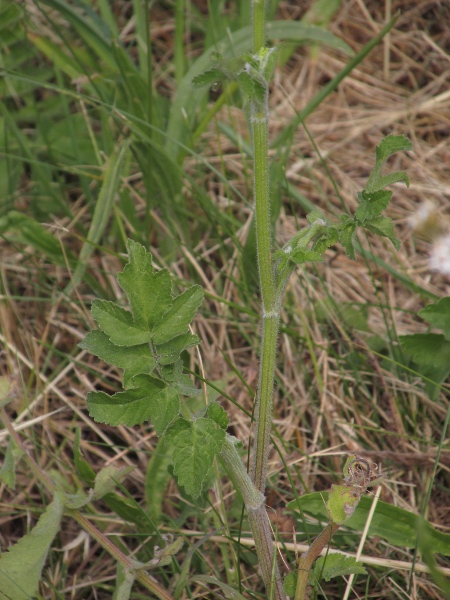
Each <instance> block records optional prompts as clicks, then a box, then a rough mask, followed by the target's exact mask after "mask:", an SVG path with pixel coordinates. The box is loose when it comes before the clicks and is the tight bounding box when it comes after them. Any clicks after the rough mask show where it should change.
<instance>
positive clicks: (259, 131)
mask: <svg viewBox="0 0 450 600" xmlns="http://www.w3.org/2000/svg"><path fill="white" fill-rule="evenodd" d="M266 4H267V2H266V0H253V2H252V18H253V20H252V22H253V52H254V54H255V55H258V54H259V53H260V51H261V50H262V49H263V48H264V45H265V22H266ZM268 99H269V87H268V83H267V82H266V89H265V95H264V101H263V102H261V101H258V102H257V101H256V99H252V100H251V103H250V124H251V131H252V141H253V174H254V182H253V194H254V202H255V220H256V246H257V256H258V270H259V281H260V285H261V299H262V328H261V329H262V331H261V355H260V364H259V377H258V392H257V397H256V406H255V438H254V446H253V456H252V470H251V474H252V477H251V479H252V481H253V483H254V487H255V488H256V490H258V491H259V492H260V493H261V494H264V490H265V487H266V474H267V463H268V457H269V448H270V434H271V429H272V408H273V383H274V377H275V361H276V351H277V340H278V325H279V320H280V311H279V302H278V296H277V290H276V286H275V276H274V264H273V259H272V225H271V219H270V196H269V190H270V186H269V164H268V154H269V144H268V119H269V101H268ZM247 512H248V518H249V522H250V526H251V528H252V532H253V537H254V539H255V546H256V552H257V554H258V560H259V564H260V566H261V571H262V576H263V580H264V584H265V586H266V593H267V594H268V596H269V597H270V598H274V599H275V600H285V598H286V594H285V592H284V589H283V582H282V580H281V575H280V571H279V568H278V564H277V557H276V553H275V550H274V545H273V536H272V531H271V527H270V522H269V518H268V516H267V512H266V508H265V506H264V504H261V506H260V507H258V508H255V509H253V508H251V507H247Z"/></svg>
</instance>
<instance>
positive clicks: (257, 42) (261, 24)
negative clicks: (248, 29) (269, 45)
mask: <svg viewBox="0 0 450 600" xmlns="http://www.w3.org/2000/svg"><path fill="white" fill-rule="evenodd" d="M266 1H267V0H253V2H252V12H253V15H252V17H253V52H255V53H256V52H259V51H260V50H261V48H263V47H264V44H265V42H266Z"/></svg>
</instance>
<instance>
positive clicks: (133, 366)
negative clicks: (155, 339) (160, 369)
mask: <svg viewBox="0 0 450 600" xmlns="http://www.w3.org/2000/svg"><path fill="white" fill-rule="evenodd" d="M78 346H79V347H80V348H83V349H84V350H88V351H89V352H91V353H92V354H95V356H98V357H99V358H101V359H102V360H104V361H105V362H107V363H108V364H110V365H115V366H116V367H119V368H120V369H125V370H126V377H127V378H131V377H135V376H136V375H139V374H141V373H146V374H148V375H150V373H151V372H152V371H153V369H154V368H155V366H156V360H155V358H154V357H153V355H152V353H151V352H150V348H149V345H148V344H140V345H138V346H116V344H113V342H111V340H110V339H109V337H108V336H107V335H106V333H103V331H100V330H98V329H97V330H95V331H90V332H89V333H88V334H87V336H86V337H85V338H84V340H83V341H82V342H80V343H79V344H78ZM125 387H127V386H125Z"/></svg>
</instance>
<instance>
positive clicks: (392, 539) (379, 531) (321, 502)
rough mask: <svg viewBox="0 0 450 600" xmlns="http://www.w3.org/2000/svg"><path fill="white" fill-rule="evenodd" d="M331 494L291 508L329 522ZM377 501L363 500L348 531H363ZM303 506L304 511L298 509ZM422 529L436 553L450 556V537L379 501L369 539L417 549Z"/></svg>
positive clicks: (295, 503) (307, 499) (314, 496)
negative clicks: (327, 507)
mask: <svg viewBox="0 0 450 600" xmlns="http://www.w3.org/2000/svg"><path fill="white" fill-rule="evenodd" d="M327 500H328V492H314V493H312V494H304V495H303V496H301V497H300V498H299V499H298V500H293V501H292V502H289V504H288V508H289V509H290V510H293V511H298V510H300V509H301V510H302V511H303V512H304V513H307V514H309V515H312V516H314V517H319V516H320V517H322V518H324V519H325V520H328V514H327V509H326V506H325V504H326V502H327ZM372 502H373V498H372V497H369V496H362V498H361V500H360V501H359V504H358V506H357V507H356V509H355V511H354V513H353V515H352V516H351V517H350V518H349V519H348V520H347V521H345V524H344V527H348V528H349V529H354V530H356V531H363V530H364V528H365V526H366V523H367V519H368V517H369V512H370V510H371V508H372ZM298 503H300V509H299V507H298ZM419 526H423V527H425V528H426V530H427V533H429V535H430V536H431V537H430V539H431V540H432V543H433V552H437V553H440V554H443V555H445V556H450V534H449V533H442V532H441V531H438V530H436V529H434V527H432V525H430V523H428V521H425V519H423V518H422V517H420V516H418V515H416V514H414V513H411V512H408V511H407V510H404V509H402V508H399V507H398V506H393V505H392V504H388V503H387V502H383V501H381V500H379V501H378V502H377V505H376V508H375V512H374V513H373V517H372V520H371V522H370V527H369V533H368V535H369V536H379V537H381V538H383V539H385V540H387V541H388V542H389V543H391V544H394V545H396V546H400V547H405V548H415V547H416V544H417V530H418V527H419Z"/></svg>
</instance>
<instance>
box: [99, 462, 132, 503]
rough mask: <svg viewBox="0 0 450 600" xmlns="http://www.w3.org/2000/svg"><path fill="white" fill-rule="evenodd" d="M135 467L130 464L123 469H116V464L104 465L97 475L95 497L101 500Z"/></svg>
mask: <svg viewBox="0 0 450 600" xmlns="http://www.w3.org/2000/svg"><path fill="white" fill-rule="evenodd" d="M134 469H135V467H134V466H133V465H130V466H128V467H123V468H121V469H116V467H114V465H108V466H107V467H103V469H101V470H100V471H99V472H98V473H97V475H96V477H95V483H94V498H95V499H96V500H99V499H100V498H103V496H106V494H109V493H110V492H112V490H113V489H114V488H115V487H116V486H117V484H118V483H121V482H122V481H123V480H124V479H125V478H126V477H128V475H129V474H130V473H131V472H132V471H134Z"/></svg>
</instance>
